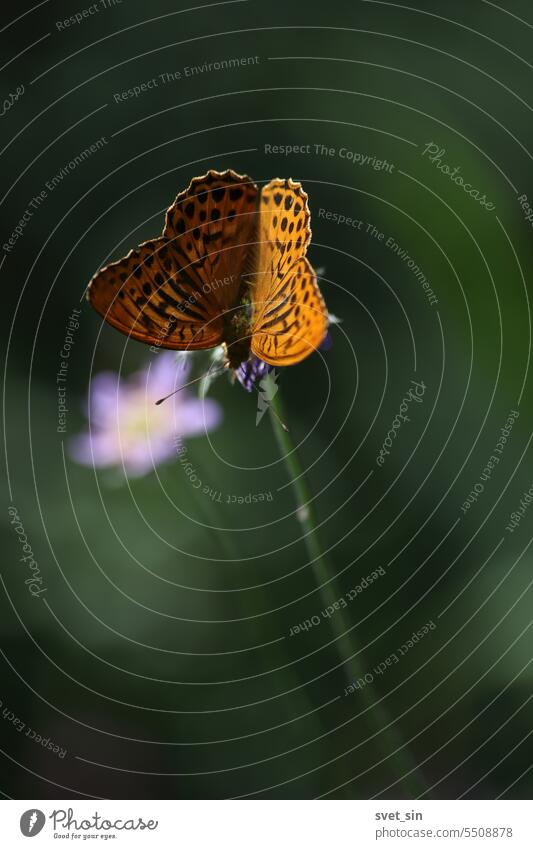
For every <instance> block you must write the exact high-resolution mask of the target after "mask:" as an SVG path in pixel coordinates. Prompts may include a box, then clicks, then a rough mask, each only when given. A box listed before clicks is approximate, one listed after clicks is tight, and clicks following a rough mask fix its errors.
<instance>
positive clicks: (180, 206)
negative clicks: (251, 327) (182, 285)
mask: <svg viewBox="0 0 533 849" xmlns="http://www.w3.org/2000/svg"><path fill="white" fill-rule="evenodd" d="M257 196H258V189H257V186H256V185H255V183H253V181H252V180H251V179H250V177H247V176H246V175H240V174H236V173H235V171H231V170H228V171H223V172H222V173H219V172H217V171H208V173H207V174H206V175H205V176H203V177H196V178H195V179H194V180H192V182H191V184H190V186H189V188H188V189H186V191H184V192H181V193H180V194H179V195H178V197H177V198H176V200H175V202H174V203H173V204H172V206H171V207H170V209H169V210H168V212H167V217H166V222H165V229H164V231H163V235H164V236H165V237H166V238H167V239H169V240H170V241H172V243H173V244H175V247H176V253H177V255H178V257H179V260H180V262H181V263H182V264H183V265H184V266H186V267H187V268H188V270H189V273H190V274H191V276H192V277H193V278H194V279H195V280H196V282H197V283H198V285H199V286H201V287H202V289H203V290H205V291H206V292H209V293H210V294H212V296H213V298H212V300H213V301H214V302H215V304H217V305H218V307H219V309H222V310H224V309H231V308H232V307H234V306H235V304H236V301H237V296H238V293H239V288H240V284H241V274H242V272H243V269H244V267H245V264H246V259H247V256H248V253H249V251H250V250H251V248H252V242H253V240H254V230H255V222H256V219H257V215H256V206H257Z"/></svg>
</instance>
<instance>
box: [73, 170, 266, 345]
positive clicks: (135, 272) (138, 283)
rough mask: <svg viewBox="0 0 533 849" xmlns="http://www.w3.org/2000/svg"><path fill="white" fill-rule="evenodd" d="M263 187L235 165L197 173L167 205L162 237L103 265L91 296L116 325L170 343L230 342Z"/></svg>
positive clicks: (148, 339) (141, 337)
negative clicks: (226, 317) (228, 325)
mask: <svg viewBox="0 0 533 849" xmlns="http://www.w3.org/2000/svg"><path fill="white" fill-rule="evenodd" d="M256 204H257V187H256V186H255V184H254V183H253V182H252V180H251V179H250V178H249V177H247V176H245V175H240V174H236V173H235V172H234V171H230V170H228V171H224V172H222V173H219V172H217V171H209V172H208V173H207V174H205V175H204V176H203V177H196V178H195V179H194V180H192V182H191V184H190V186H189V188H188V189H186V190H185V191H183V192H181V193H180V194H179V195H178V197H177V198H176V201H175V202H174V203H173V204H172V206H171V207H170V208H169V209H168V211H167V216H166V222H165V229H164V231H163V237H162V238H159V239H154V240H152V241H150V242H145V243H144V244H143V245H141V246H140V247H139V248H137V249H136V250H134V251H130V253H129V254H128V256H127V257H125V258H124V259H122V260H119V262H115V263H112V264H111V265H108V266H107V267H106V268H104V269H102V270H101V271H100V272H99V273H98V274H96V275H95V277H94V278H93V279H92V281H91V283H90V285H89V292H88V296H89V300H90V301H91V303H92V305H93V306H94V307H95V309H96V310H97V311H98V312H99V313H100V315H102V316H103V317H104V318H105V319H106V321H108V322H109V324H112V325H113V327H116V328H117V329H118V330H120V331H121V332H122V333H125V334H127V335H131V336H133V338H135V339H139V340H140V341H142V342H146V343H147V344H154V343H156V344H158V345H159V346H160V347H164V348H175V349H181V350H183V349H191V350H193V349H197V348H212V347H215V346H216V345H219V344H220V343H221V342H223V341H224V338H223V334H224V329H223V318H222V315H223V313H224V310H226V309H230V308H232V307H234V306H235V302H236V300H237V296H238V293H239V288H240V285H241V274H242V271H243V267H244V265H245V261H246V255H247V252H248V250H249V248H250V241H251V240H252V239H253V233H254V226H255V223H254V222H255V220H256V218H257V216H256Z"/></svg>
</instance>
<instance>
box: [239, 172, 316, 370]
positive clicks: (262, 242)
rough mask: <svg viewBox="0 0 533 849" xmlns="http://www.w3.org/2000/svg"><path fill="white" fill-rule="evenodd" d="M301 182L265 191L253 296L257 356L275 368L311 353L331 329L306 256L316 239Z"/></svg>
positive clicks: (282, 183) (274, 182)
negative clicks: (313, 234) (313, 238)
mask: <svg viewBox="0 0 533 849" xmlns="http://www.w3.org/2000/svg"><path fill="white" fill-rule="evenodd" d="M310 218H311V216H310V212H309V207H308V204H307V194H306V193H305V192H304V190H303V189H302V186H301V185H300V183H295V182H293V181H292V180H279V179H276V180H272V181H271V182H270V183H268V184H267V185H266V186H265V187H264V188H263V190H262V192H261V201H260V209H259V223H258V241H259V246H258V251H257V265H256V270H255V272H254V274H253V276H252V278H251V289H252V295H253V318H252V343H251V347H252V351H253V353H254V354H255V355H256V356H258V357H259V358H260V359H262V360H264V361H265V362H267V363H270V364H271V365H293V364H295V363H298V362H300V361H301V360H303V359H304V358H305V357H307V356H309V354H312V353H313V351H314V350H316V348H317V347H318V345H320V343H321V342H322V340H323V338H324V336H325V334H326V330H327V325H328V314H327V309H326V305H325V304H324V300H323V298H322V295H321V293H320V289H319V288H318V284H317V280H316V274H315V272H314V270H313V268H312V266H311V264H310V263H309V261H308V260H307V258H306V256H305V253H306V251H307V246H308V245H309V242H310V240H311V228H310Z"/></svg>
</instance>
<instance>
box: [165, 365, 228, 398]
mask: <svg viewBox="0 0 533 849" xmlns="http://www.w3.org/2000/svg"><path fill="white" fill-rule="evenodd" d="M224 371H226V369H225V368H220V369H217V371H212V372H209V371H207V372H206V374H202V375H201V377H195V378H194V380H189V382H188V383H184V384H183V386H178V388H177V389H174V391H173V392H170V393H169V394H168V395H165V397H164V398H160V399H159V401H156V402H155V403H156V406H159V404H162V403H163V401H166V400H167V399H168V398H172V396H173V395H176V393H177V392H181V390H182V389H187V387H188V386H192V385H193V383H198V381H199V380H203V379H204V378H205V377H207V375H208V374H211V376H212V377H214V376H215V375H216V374H222V372H224Z"/></svg>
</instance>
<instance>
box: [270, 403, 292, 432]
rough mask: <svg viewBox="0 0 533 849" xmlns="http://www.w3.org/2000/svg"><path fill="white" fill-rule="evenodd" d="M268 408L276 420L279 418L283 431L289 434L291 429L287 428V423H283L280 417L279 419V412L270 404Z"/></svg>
mask: <svg viewBox="0 0 533 849" xmlns="http://www.w3.org/2000/svg"><path fill="white" fill-rule="evenodd" d="M268 408H269V410H270V412H271V413H273V414H274V415H275V416H276V418H277V420H278V422H279V423H280V425H281V426H282V428H283V430H284V431H285V433H288V432H289V428H288V427H287V425H286V424H285V422H283V421H282V420H281V419H280V417H279V415H278V413H277V411H276V410H275V409H274V407H273V406H272V404H269V405H268Z"/></svg>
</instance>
